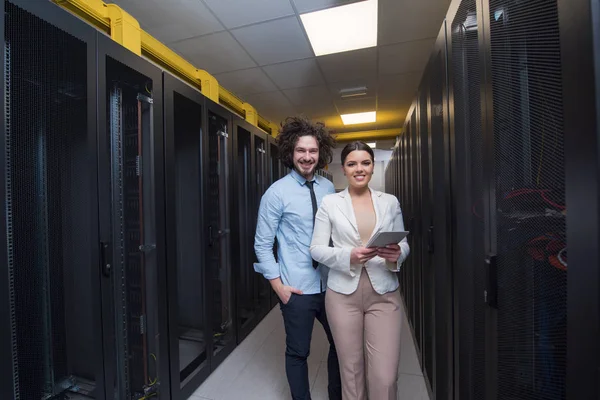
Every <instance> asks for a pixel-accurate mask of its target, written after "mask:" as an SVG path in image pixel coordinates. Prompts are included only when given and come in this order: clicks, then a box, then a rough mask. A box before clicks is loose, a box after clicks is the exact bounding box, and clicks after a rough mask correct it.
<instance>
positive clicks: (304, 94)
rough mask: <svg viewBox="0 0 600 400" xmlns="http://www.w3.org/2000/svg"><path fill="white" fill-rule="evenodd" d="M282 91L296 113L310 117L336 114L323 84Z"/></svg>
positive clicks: (329, 95)
mask: <svg viewBox="0 0 600 400" xmlns="http://www.w3.org/2000/svg"><path fill="white" fill-rule="evenodd" d="M283 93H284V94H285V96H286V97H287V98H288V99H289V100H290V102H291V103H292V104H293V105H294V106H295V108H296V111H297V112H298V113H302V114H304V115H307V116H308V117H310V118H315V117H320V116H324V115H335V114H337V110H336V108H335V106H334V104H333V101H332V99H331V94H330V93H329V88H328V87H327V86H325V85H321V86H311V87H304V88H296V89H287V90H284V91H283Z"/></svg>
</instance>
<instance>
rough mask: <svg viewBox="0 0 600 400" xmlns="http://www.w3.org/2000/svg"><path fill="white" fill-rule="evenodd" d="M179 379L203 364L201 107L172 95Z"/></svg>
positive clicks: (181, 97)
mask: <svg viewBox="0 0 600 400" xmlns="http://www.w3.org/2000/svg"><path fill="white" fill-rule="evenodd" d="M173 124H174V131H173V142H174V146H175V160H174V161H175V174H176V176H175V177H174V179H175V201H176V203H175V205H176V206H175V214H176V239H177V247H176V249H177V296H178V313H177V318H178V328H179V366H180V375H179V379H180V381H184V380H185V379H186V378H187V377H188V376H189V375H190V374H192V373H193V372H194V371H195V370H197V369H198V367H200V366H201V365H202V364H203V363H205V362H206V360H207V354H206V318H205V315H204V295H205V294H204V287H205V285H204V277H203V274H204V262H203V259H202V256H203V253H202V245H203V243H202V235H201V232H202V226H201V215H200V213H201V212H202V202H201V199H200V195H201V190H200V186H199V185H200V184H201V183H202V173H201V168H200V166H201V157H200V154H201V149H202V146H201V140H202V106H201V105H200V104H198V103H197V102H195V101H193V100H191V99H189V98H187V97H185V96H183V95H181V94H179V93H177V92H173Z"/></svg>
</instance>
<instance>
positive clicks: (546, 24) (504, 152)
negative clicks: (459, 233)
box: [482, 0, 567, 400]
mask: <svg viewBox="0 0 600 400" xmlns="http://www.w3.org/2000/svg"><path fill="white" fill-rule="evenodd" d="M482 11H483V12H482V14H483V15H482V17H483V21H484V23H486V26H487V31H486V36H485V44H486V46H488V49H489V50H488V56H487V59H486V61H487V62H488V64H487V65H488V71H489V72H491V78H490V80H489V81H488V84H489V86H488V89H490V90H489V91H488V92H487V93H486V95H487V100H488V102H487V107H488V108H487V110H486V118H487V119H488V121H489V122H488V129H489V130H488V132H487V139H488V146H489V147H488V153H487V154H486V155H487V156H488V157H489V158H488V160H490V161H491V160H493V164H492V165H491V167H493V168H490V169H489V175H488V176H489V178H490V179H489V191H490V198H489V201H490V209H491V210H492V211H491V219H490V222H491V223H490V231H491V232H490V233H491V252H490V256H489V259H488V269H487V272H488V274H490V275H491V277H492V278H491V279H490V283H489V285H490V287H491V288H492V292H493V294H494V296H493V297H492V298H489V299H488V304H489V305H490V307H492V309H493V315H494V320H493V322H492V325H491V326H492V328H493V329H494V331H495V335H494V337H493V338H489V339H490V340H492V343H491V345H492V348H493V353H491V354H492V357H493V358H491V359H490V361H489V363H488V364H489V368H490V371H491V372H492V374H493V379H492V381H487V382H486V384H487V386H488V387H489V388H493V390H494V391H495V392H496V393H495V395H496V396H497V397H498V398H500V399H506V398H512V397H514V396H518V397H519V398H522V399H534V398H536V399H537V398H540V397H542V398H544V399H551V400H554V399H563V398H565V396H566V380H565V376H566V364H567V363H566V361H567V358H566V355H567V315H566V311H567V268H566V266H567V263H566V248H567V240H566V239H567V238H566V203H565V161H564V122H563V95H562V84H561V79H562V77H561V58H560V34H559V33H560V31H559V19H558V8H557V3H556V2H555V1H533V2H528V3H527V4H520V3H514V2H509V1H506V0H490V1H489V3H486V4H485V5H484V7H483V10H482Z"/></svg>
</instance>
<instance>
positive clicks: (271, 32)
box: [231, 17, 313, 65]
mask: <svg viewBox="0 0 600 400" xmlns="http://www.w3.org/2000/svg"><path fill="white" fill-rule="evenodd" d="M231 32H232V33H233V35H234V36H235V37H236V39H237V40H238V41H239V42H240V43H241V44H242V46H244V47H245V48H246V50H247V51H248V53H250V55H251V56H252V58H254V60H256V62H257V63H258V64H259V65H268V64H275V63H280V62H286V61H292V60H300V59H304V58H309V57H312V56H313V52H312V49H311V48H310V44H309V43H308V39H307V38H306V36H305V35H304V32H303V31H302V28H301V27H300V23H299V22H298V18H296V17H289V18H283V19H279V20H276V21H269V22H264V23H262V24H258V25H252V26H247V27H244V28H239V29H234V30H232V31H231Z"/></svg>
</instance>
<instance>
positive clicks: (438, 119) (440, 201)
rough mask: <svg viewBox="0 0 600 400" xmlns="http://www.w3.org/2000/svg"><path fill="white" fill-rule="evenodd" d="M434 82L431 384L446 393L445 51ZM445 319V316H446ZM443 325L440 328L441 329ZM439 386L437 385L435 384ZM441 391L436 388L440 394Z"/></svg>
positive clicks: (433, 75) (437, 62)
mask: <svg viewBox="0 0 600 400" xmlns="http://www.w3.org/2000/svg"><path fill="white" fill-rule="evenodd" d="M431 71H432V73H431V75H430V77H431V81H430V87H429V90H430V110H429V113H430V118H431V134H430V135H431V150H430V161H429V162H430V164H429V166H430V169H431V184H430V188H432V193H431V194H432V199H433V209H432V221H433V223H432V225H433V227H434V232H433V243H434V248H433V250H434V253H433V255H432V265H433V268H432V270H433V271H432V278H433V279H432V282H431V286H432V289H431V290H433V291H434V302H435V305H434V310H435V311H434V315H435V325H436V326H435V331H434V337H435V339H434V341H435V342H436V347H435V349H434V360H435V361H434V365H435V372H434V375H433V376H430V377H429V378H430V382H432V384H434V385H439V388H440V390H444V385H445V380H444V376H445V374H447V373H449V371H446V368H445V367H446V365H447V359H446V358H445V357H443V356H438V355H439V354H442V355H445V354H448V349H443V348H439V346H437V343H440V340H439V337H440V336H443V335H444V334H449V332H448V330H447V329H446V321H445V320H442V319H441V318H440V317H441V315H440V312H439V311H438V306H439V305H440V304H442V303H443V302H442V301H440V299H441V293H440V292H442V290H443V289H444V288H441V287H438V285H437V282H439V280H438V279H437V274H441V273H443V272H442V271H443V269H445V268H448V267H449V266H448V265H447V260H446V257H445V254H444V253H445V249H444V246H445V240H448V238H447V235H446V225H445V220H444V218H445V204H444V200H445V182H444V172H445V169H446V167H447V166H446V165H445V163H444V117H445V115H444V87H445V82H446V80H445V75H446V65H445V57H444V55H443V54H442V52H441V51H439V52H438V53H437V54H436V55H435V58H434V59H433V64H432V68H431ZM444 284H447V285H450V284H451V283H450V282H444ZM444 317H445V316H444ZM438 323H439V325H438ZM434 382H435V383H434ZM437 389H438V388H437V387H436V388H434V389H433V390H434V391H436V390H437Z"/></svg>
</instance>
